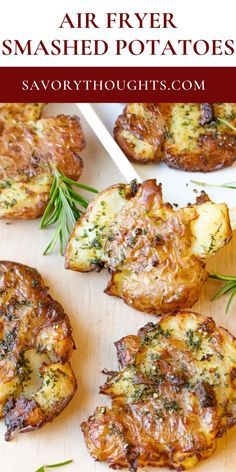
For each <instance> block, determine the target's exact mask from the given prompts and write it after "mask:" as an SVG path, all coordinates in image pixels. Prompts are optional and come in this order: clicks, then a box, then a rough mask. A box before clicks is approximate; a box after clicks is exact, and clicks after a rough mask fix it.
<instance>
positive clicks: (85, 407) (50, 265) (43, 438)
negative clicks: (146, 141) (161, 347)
mask: <svg viewBox="0 0 236 472" xmlns="http://www.w3.org/2000/svg"><path fill="white" fill-rule="evenodd" d="M93 106H94V109H95V110H96V111H97V112H98V113H99V115H100V116H101V117H102V120H103V121H104V123H106V124H107V126H108V128H109V130H110V131H111V130H112V127H113V123H114V120H115V118H116V116H117V114H118V113H119V112H120V110H121V108H122V106H121V105H117V104H116V105H112V104H109V105H107V104H100V105H93ZM45 113H46V114H58V113H68V114H78V109H77V107H76V106H75V105H73V104H53V105H48V107H47V109H46V110H45ZM82 124H83V127H84V131H85V134H86V138H87V148H86V150H85V151H84V152H83V153H82V157H83V159H84V164H85V168H84V172H83V175H82V177H81V182H84V183H87V184H89V185H92V186H94V187H97V188H98V189H99V190H101V189H103V188H105V187H107V186H109V185H111V184H114V183H116V182H121V181H124V177H123V176H122V174H121V172H120V171H119V170H118V168H117V167H116V165H115V164H114V163H113V161H112V159H111V158H110V156H109V155H108V154H107V153H106V152H105V151H104V148H103V146H102V145H101V143H100V142H99V140H98V139H97V137H96V136H95V135H94V133H93V131H92V129H91V128H90V127H89V125H88V124H87V123H86V122H85V121H84V120H83V119H82ZM135 168H136V169H137V170H138V172H139V173H140V175H141V176H142V178H150V177H156V178H157V179H158V180H160V181H162V182H163V186H164V194H165V197H166V198H167V199H168V200H170V201H172V202H177V203H181V204H182V203H183V204H186V203H187V202H188V201H193V200H194V199H195V194H194V193H193V188H189V187H186V185H185V184H186V183H187V182H188V181H189V180H190V177H192V175H190V174H185V173H184V172H180V171H174V170H171V169H168V167H166V166H164V165H153V166H145V167H141V166H135ZM233 171H234V172H235V168H234V169H233V168H231V169H228V170H223V171H219V172H217V173H214V174H211V175H210V174H208V175H207V176H206V178H207V179H208V178H209V179H211V181H214V178H215V179H216V178H217V181H218V182H221V181H225V180H233V177H232V172H233ZM194 177H195V178H196V177H197V178H200V180H202V179H203V176H202V175H199V174H198V175H197V176H196V175H195V174H194ZM212 179H213V180H212ZM213 192H214V194H213ZM210 195H211V196H213V195H215V198H216V199H217V201H219V200H227V201H228V203H232V201H233V199H235V197H234V192H231V193H229V194H228V192H227V191H225V192H224V191H223V192H221V193H220V194H219V193H218V191H217V192H215V191H214V190H211V193H210ZM231 200H232V201H231ZM38 227H39V220H35V221H18V222H11V224H10V225H7V224H6V222H4V221H0V235H1V236H0V238H1V244H0V259H9V260H15V261H18V262H21V263H25V264H28V265H30V266H33V267H36V268H37V269H38V270H39V271H40V273H41V274H42V276H43V278H44V279H45V281H46V282H47V284H48V286H49V287H50V293H51V294H52V296H54V297H55V298H56V299H57V300H58V301H59V302H61V304H62V305H63V306H64V308H65V310H66V312H67V313H68V315H69V316H70V320H71V324H72V327H73V332H74V338H75V342H76V346H77V351H76V352H75V353H74V355H73V358H72V365H73V368H74V370H75V373H76V376H77V379H78V391H77V393H76V395H75V397H74V399H73V400H72V402H71V403H70V405H69V406H68V407H67V408H66V410H65V411H64V412H63V413H62V414H61V415H60V416H59V417H58V418H57V419H55V420H54V422H53V423H52V424H50V425H47V426H45V427H44V428H42V429H41V430H39V431H35V432H33V433H28V434H19V435H16V436H15V437H14V439H12V441H11V442H9V443H6V442H5V441H4V438H3V437H4V430H5V428H4V425H3V421H1V422H0V471H1V472H5V471H6V472H35V471H36V469H37V468H38V467H39V466H41V465H43V464H47V463H48V464H51V463H55V462H60V461H63V460H66V459H74V462H73V464H71V465H68V466H66V467H65V468H62V469H58V471H60V470H61V471H62V472H64V471H65V472H108V471H109V468H108V466H107V465H106V464H98V463H96V462H94V461H93V459H91V457H90V456H89V454H88V453H87V450H86V447H85V444H84V441H83V436H82V433H81V431H80V423H81V422H82V421H83V420H85V419H87V418H88V416H89V415H90V414H92V413H93V412H94V409H95V407H96V406H97V405H102V404H107V403H108V401H107V399H106V398H103V397H102V396H101V395H99V394H98V390H99V385H101V384H102V383H103V382H104V380H105V379H104V376H103V375H102V374H101V370H102V369H103V368H104V367H106V368H108V369H109V370H113V369H116V368H117V361H116V355H115V348H114V346H113V343H114V341H116V340H118V339H120V338H121V337H122V336H125V335H127V334H129V333H136V332H137V330H138V329H139V328H140V327H141V326H143V325H144V324H146V323H147V322H149V321H155V317H154V316H150V315H146V314H143V313H140V312H137V311H134V310H132V309H131V308H129V307H128V306H126V305H125V304H124V303H123V301H121V300H119V299H116V298H112V297H108V296H107V295H105V294H104V293H103V289H104V288H105V287H106V282H107V279H108V275H107V274H106V273H105V272H102V273H100V274H97V273H91V274H79V273H76V272H72V271H65V270H64V267H63V262H64V261H63V258H62V257H60V256H59V255H58V253H57V252H55V253H54V254H52V255H50V256H42V253H43V249H44V248H45V246H46V245H47V243H48V241H49V240H50V237H51V234H52V230H46V231H40V230H39V229H38ZM208 267H209V270H216V271H219V272H222V273H236V240H235V239H234V241H233V242H231V243H230V245H229V246H228V247H227V248H225V249H224V250H223V251H222V252H221V253H220V254H219V255H217V256H216V257H215V258H213V259H212V260H211V261H210V262H209V263H208ZM216 285H217V284H215V283H214V282H207V284H206V285H205V287H204V290H203V291H202V295H201V298H200V300H199V302H198V303H197V304H196V306H195V307H194V308H195V310H196V311H200V312H202V313H204V314H205V315H214V319H215V320H216V321H217V323H219V324H221V325H224V326H225V327H226V328H228V329H230V330H231V331H232V332H233V333H234V334H236V316H235V315H236V310H235V309H234V310H232V312H231V314H230V315H228V316H226V315H225V313H224V306H225V300H223V299H220V300H219V301H217V302H211V301H210V297H211V295H212V294H213V292H214V291H215V289H216ZM235 441H236V428H235V429H234V430H231V431H230V432H229V433H228V434H227V439H226V438H224V439H222V440H221V441H220V442H219V445H218V449H217V452H216V453H215V455H213V456H212V457H211V458H210V459H209V460H207V461H205V462H203V463H202V464H200V465H199V466H197V467H196V468H195V469H194V471H196V472H233V471H234V470H235V463H236V449H235ZM54 470H55V472H56V470H57V469H54ZM141 470H143V472H157V471H158V470H159V469H153V468H147V467H146V468H144V469H141ZM162 470H163V472H166V469H162Z"/></svg>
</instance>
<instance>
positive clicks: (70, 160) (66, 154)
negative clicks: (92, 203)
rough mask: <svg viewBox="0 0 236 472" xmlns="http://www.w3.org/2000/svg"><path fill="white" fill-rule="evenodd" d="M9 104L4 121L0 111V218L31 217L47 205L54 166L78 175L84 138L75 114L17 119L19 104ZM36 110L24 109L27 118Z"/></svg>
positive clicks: (68, 173) (68, 174)
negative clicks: (35, 118)
mask: <svg viewBox="0 0 236 472" xmlns="http://www.w3.org/2000/svg"><path fill="white" fill-rule="evenodd" d="M7 105H9V104H7ZM13 105H16V104H12V108H13V109H12V108H10V111H9V110H8V109H7V112H6V113H9V114H10V118H9V117H8V115H7V118H6V120H5V121H1V116H2V115H1V110H0V218H18V219H33V218H37V217H39V216H41V215H42V214H43V212H44V209H45V207H46V205H47V202H48V197H49V193H50V188H51V183H52V172H53V167H54V166H56V167H57V168H58V169H59V170H61V171H62V172H63V173H64V174H65V175H66V176H67V177H70V178H72V179H75V180H78V178H79V177H80V175H81V172H82V169H83V162H82V159H81V158H80V156H79V154H78V153H79V152H80V151H81V150H82V149H83V148H84V147H85V139H84V135H83V131H82V128H81V126H80V122H79V119H78V118H77V117H69V116H65V115H59V116H57V117H49V118H41V119H39V120H37V121H35V120H33V121H25V120H24V119H25V116H24V117H23V118H24V119H23V118H22V121H18V119H17V117H18V116H21V115H20V113H21V107H16V106H15V107H13ZM19 105H22V106H23V105H25V104H19ZM28 108H29V107H28ZM39 108H40V107H39ZM36 111H38V108H37V107H36ZM36 111H35V109H34V113H33V112H31V109H30V110H28V115H29V116H30V118H32V117H33V116H36ZM14 113H15V115H14ZM24 113H25V114H26V111H25V107H23V109H22V114H24ZM2 114H3V112H2ZM12 116H16V118H14V119H13V117H12Z"/></svg>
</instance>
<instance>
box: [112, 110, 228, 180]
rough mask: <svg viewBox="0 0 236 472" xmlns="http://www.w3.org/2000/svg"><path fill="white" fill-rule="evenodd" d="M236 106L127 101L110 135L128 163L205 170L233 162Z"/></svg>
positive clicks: (215, 168) (208, 170) (218, 167)
mask: <svg viewBox="0 0 236 472" xmlns="http://www.w3.org/2000/svg"><path fill="white" fill-rule="evenodd" d="M222 119H223V120H226V121H227V122H228V124H229V125H232V126H236V104H235V103H212V104H210V103H152V104H150V103H129V104H128V105H127V106H126V107H125V109H124V111H123V113H122V114H121V115H120V116H119V117H118V119H117V121H116V124H115V128H114V137H115V139H116V141H117V143H118V144H119V146H120V147H121V149H122V150H123V151H124V153H125V154H126V156H127V157H128V158H130V159H131V160H134V161H137V162H140V163H144V164H145V163H148V162H153V161H155V162H156V161H160V160H164V162H165V163H166V164H167V165H168V166H169V167H175V168H176V169H182V170H185V171H191V172H193V171H194V172H195V171H201V172H210V171H213V170H217V169H221V168H222V167H228V166H231V165H232V164H233V163H234V162H235V160H236V134H235V131H234V130H233V129H232V128H230V126H228V125H227V124H226V123H223V122H222V121H220V120H222Z"/></svg>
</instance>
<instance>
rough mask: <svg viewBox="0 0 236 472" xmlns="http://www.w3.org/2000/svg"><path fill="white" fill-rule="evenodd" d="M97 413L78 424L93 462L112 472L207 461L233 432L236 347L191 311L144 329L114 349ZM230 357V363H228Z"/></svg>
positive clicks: (209, 321)
mask: <svg viewBox="0 0 236 472" xmlns="http://www.w3.org/2000/svg"><path fill="white" fill-rule="evenodd" d="M116 349H117V355H118V361H119V364H120V368H121V370H120V371H118V372H107V371H105V372H104V373H106V374H107V375H108V380H107V382H106V383H105V385H103V386H102V387H101V389H100V393H102V394H104V395H108V396H109V397H110V398H111V399H112V406H111V407H110V408H109V407H99V408H97V409H96V411H95V413H94V415H92V416H91V417H90V418H89V419H88V421H87V422H84V423H82V425H81V427H82V431H83V433H84V438H85V442H86V445H87V448H88V451H89V453H90V454H91V456H92V457H93V458H94V459H95V460H98V461H106V462H107V463H108V464H109V465H110V467H111V468H113V469H119V468H123V467H129V470H130V471H132V472H135V471H136V470H137V469H138V468H139V467H145V466H153V467H169V468H171V469H175V470H177V471H181V470H187V469H190V468H192V467H193V466H194V465H196V464H197V463H198V462H199V461H201V460H203V459H206V458H207V457H209V456H211V455H212V454H213V452H214V450H215V448H216V442H217V438H218V437H221V436H222V434H223V433H224V432H226V431H227V430H228V429H229V428H231V427H232V426H234V425H235V424H236V411H235V406H234V405H235V400H236V382H235V378H236V369H235V357H236V339H235V338H234V337H233V336H232V335H231V334H230V333H229V332H228V331H226V330H225V329H223V328H220V327H216V325H215V323H214V321H213V320H212V319H211V318H207V317H205V316H202V315H200V314H197V313H193V312H190V311H181V312H178V313H176V314H175V315H174V316H167V317H164V318H162V319H161V321H160V322H159V323H158V324H156V325H154V324H153V323H148V325H146V326H145V327H144V328H143V329H141V330H140V331H139V333H138V335H137V336H127V337H124V338H123V339H121V340H120V341H118V342H117V343H116ZM232 354H233V355H232Z"/></svg>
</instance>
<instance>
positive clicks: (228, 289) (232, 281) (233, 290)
mask: <svg viewBox="0 0 236 472" xmlns="http://www.w3.org/2000/svg"><path fill="white" fill-rule="evenodd" d="M209 277H210V279H214V280H220V281H223V282H226V283H225V284H224V285H223V286H222V287H221V288H220V289H219V290H217V292H216V293H215V294H214V295H213V297H212V301H213V300H216V299H217V298H219V297H221V296H222V295H226V294H227V293H228V294H230V295H229V298H228V302H227V304H226V308H225V312H226V313H228V312H229V309H230V307H231V305H232V302H233V299H234V297H235V296H236V277H235V276H233V275H220V274H210V276H209Z"/></svg>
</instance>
